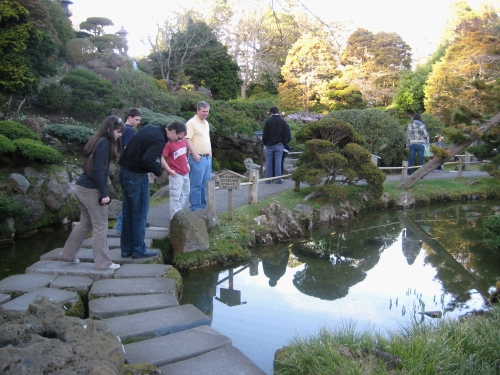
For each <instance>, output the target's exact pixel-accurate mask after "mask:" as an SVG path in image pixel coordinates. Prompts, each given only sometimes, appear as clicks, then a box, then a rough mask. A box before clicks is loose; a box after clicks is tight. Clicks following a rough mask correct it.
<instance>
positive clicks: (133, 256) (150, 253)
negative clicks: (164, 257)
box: [132, 250, 158, 259]
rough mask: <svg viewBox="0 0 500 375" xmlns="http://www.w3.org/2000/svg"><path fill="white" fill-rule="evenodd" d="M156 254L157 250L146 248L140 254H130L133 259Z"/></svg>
mask: <svg viewBox="0 0 500 375" xmlns="http://www.w3.org/2000/svg"><path fill="white" fill-rule="evenodd" d="M157 255H158V252H157V251H149V250H146V251H145V252H143V253H142V254H137V255H132V258H134V259H141V258H151V257H155V256H157Z"/></svg>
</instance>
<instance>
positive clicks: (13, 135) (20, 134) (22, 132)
mask: <svg viewBox="0 0 500 375" xmlns="http://www.w3.org/2000/svg"><path fill="white" fill-rule="evenodd" d="M0 134H2V135H4V136H6V137H7V138H9V139H12V140H15V139H18V138H28V139H35V140H40V136H39V135H38V134H36V133H35V132H33V131H31V130H29V129H28V128H27V127H26V126H24V125H23V124H20V123H18V122H16V121H12V120H5V121H0Z"/></svg>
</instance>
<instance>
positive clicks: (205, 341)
mask: <svg viewBox="0 0 500 375" xmlns="http://www.w3.org/2000/svg"><path fill="white" fill-rule="evenodd" d="M231 344H232V342H231V339H230V338H229V337H227V336H225V335H223V334H222V333H219V332H217V331H216V330H214V329H213V328H211V327H209V326H206V325H205V326H200V327H196V328H192V329H188V330H185V331H182V332H177V333H172V334H171V335H168V336H162V337H155V338H153V339H150V340H144V341H139V342H134V343H131V344H127V345H125V358H126V360H127V361H128V363H130V364H137V363H151V364H153V365H155V366H156V367H160V366H164V365H167V364H169V363H173V362H178V361H183V360H185V359H189V358H192V357H196V356H199V355H201V354H204V353H207V352H210V351H212V350H215V349H219V348H223V347H225V346H230V345H231ZM165 373H166V374H176V373H175V372H165ZM179 374H181V373H179ZM198 374H209V372H207V371H201V372H199V373H198ZM216 374H230V373H229V372H226V371H222V372H218V373H216Z"/></svg>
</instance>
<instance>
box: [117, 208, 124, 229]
mask: <svg viewBox="0 0 500 375" xmlns="http://www.w3.org/2000/svg"><path fill="white" fill-rule="evenodd" d="M122 226H123V211H122V210H120V215H118V219H117V220H116V225H115V229H116V230H117V231H118V232H121V231H122Z"/></svg>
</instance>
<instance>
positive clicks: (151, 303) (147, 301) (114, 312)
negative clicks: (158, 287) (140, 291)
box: [89, 294, 179, 319]
mask: <svg viewBox="0 0 500 375" xmlns="http://www.w3.org/2000/svg"><path fill="white" fill-rule="evenodd" d="M178 305H179V302H178V301H177V298H175V296H174V295H173V294H148V295H141V296H124V297H109V298H97V299H93V300H91V301H89V317H91V318H93V317H96V318H100V319H106V318H112V317H115V316H122V315H129V314H137V313H141V312H145V311H152V310H159V309H166V308H168V307H173V306H178Z"/></svg>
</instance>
